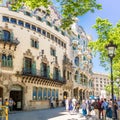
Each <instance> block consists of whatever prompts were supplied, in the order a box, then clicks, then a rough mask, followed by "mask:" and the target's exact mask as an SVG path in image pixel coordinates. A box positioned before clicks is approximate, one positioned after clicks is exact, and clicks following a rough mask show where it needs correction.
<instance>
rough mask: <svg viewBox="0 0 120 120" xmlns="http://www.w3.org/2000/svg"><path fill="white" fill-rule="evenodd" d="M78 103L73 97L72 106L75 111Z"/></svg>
mask: <svg viewBox="0 0 120 120" xmlns="http://www.w3.org/2000/svg"><path fill="white" fill-rule="evenodd" d="M76 103H77V100H76V99H75V97H74V98H73V99H72V106H73V112H75V110H76V109H75V108H76Z"/></svg>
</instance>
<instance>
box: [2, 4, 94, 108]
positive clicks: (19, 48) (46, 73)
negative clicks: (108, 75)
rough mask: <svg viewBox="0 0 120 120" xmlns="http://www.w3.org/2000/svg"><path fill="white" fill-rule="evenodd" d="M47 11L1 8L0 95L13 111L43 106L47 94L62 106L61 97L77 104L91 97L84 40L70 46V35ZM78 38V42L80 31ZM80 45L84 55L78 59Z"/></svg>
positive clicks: (53, 12) (72, 37)
mask: <svg viewBox="0 0 120 120" xmlns="http://www.w3.org/2000/svg"><path fill="white" fill-rule="evenodd" d="M49 10H50V14H48V13H47V12H46V9H45V8H43V7H41V8H38V9H36V10H35V11H30V10H28V9H27V8H26V7H23V8H22V9H20V10H18V11H16V12H15V11H12V10H11V8H10V6H9V4H6V6H1V7H0V97H2V98H3V99H6V98H7V99H9V98H10V97H11V98H13V100H14V101H15V102H16V106H15V109H16V110H31V109H42V108H48V107H49V106H50V105H49V98H50V97H51V96H52V97H53V99H54V105H55V104H56V103H55V101H56V99H58V100H59V105H61V104H62V100H64V98H66V97H73V96H76V97H77V98H80V99H81V100H82V99H84V98H85V96H86V95H87V96H89V95H90V94H92V93H93V90H92V89H91V87H92V79H91V68H92V57H91V53H90V52H91V51H90V50H89V49H87V41H88V38H87V37H86V42H83V44H84V45H83V44H81V46H79V48H78V47H77V48H75V46H74V45H75V44H74V42H75V41H74V40H75V39H76V35H73V33H74V31H73V32H72V34H69V33H68V32H66V31H64V30H62V29H61V28H60V19H61V17H60V16H59V14H58V13H57V11H56V10H55V8H54V7H53V6H50V7H49ZM77 36H78V40H77V41H78V43H80V42H81V41H83V39H82V38H80V36H81V33H80V31H77ZM82 45H83V49H84V51H81V54H84V55H82V56H81V55H79V56H78V53H77V49H80V47H82ZM84 47H85V48H84ZM81 50H82V49H81ZM86 50H88V51H89V53H87V52H86ZM87 54H88V56H87ZM77 59H79V60H78V61H79V62H78V61H77ZM77 62H78V63H77ZM83 63H84V65H83V66H82V68H81V64H83ZM73 64H74V65H73ZM77 64H79V65H77ZM88 66H90V69H87V68H88ZM79 76H80V77H79ZM89 86H90V88H89Z"/></svg>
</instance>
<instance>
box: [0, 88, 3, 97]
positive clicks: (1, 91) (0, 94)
mask: <svg viewBox="0 0 120 120" xmlns="http://www.w3.org/2000/svg"><path fill="white" fill-rule="evenodd" d="M0 98H3V88H1V87H0Z"/></svg>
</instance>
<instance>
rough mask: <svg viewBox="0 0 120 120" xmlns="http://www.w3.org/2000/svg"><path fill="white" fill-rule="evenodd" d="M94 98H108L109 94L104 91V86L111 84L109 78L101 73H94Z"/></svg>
mask: <svg viewBox="0 0 120 120" xmlns="http://www.w3.org/2000/svg"><path fill="white" fill-rule="evenodd" d="M93 79H94V96H97V97H100V98H110V93H107V91H106V90H105V87H106V85H109V84H111V83H110V79H109V76H108V75H107V74H102V73H94V74H93Z"/></svg>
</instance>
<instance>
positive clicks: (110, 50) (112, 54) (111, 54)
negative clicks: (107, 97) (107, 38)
mask: <svg viewBox="0 0 120 120" xmlns="http://www.w3.org/2000/svg"><path fill="white" fill-rule="evenodd" d="M116 48H117V46H116V45H115V44H113V42H112V41H111V42H110V43H109V44H108V45H107V46H106V49H107V50H108V57H109V58H110V64H111V97H112V119H113V120H115V107H114V88H113V70H112V61H113V58H114V57H115V50H116Z"/></svg>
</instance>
